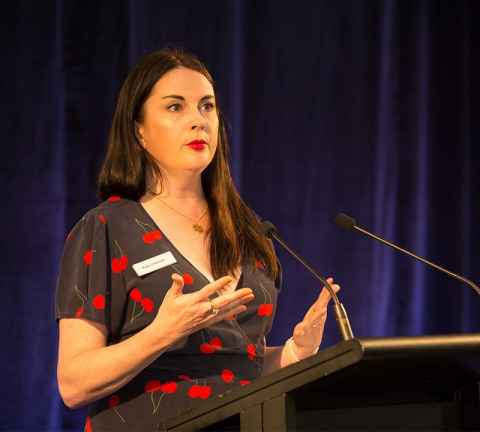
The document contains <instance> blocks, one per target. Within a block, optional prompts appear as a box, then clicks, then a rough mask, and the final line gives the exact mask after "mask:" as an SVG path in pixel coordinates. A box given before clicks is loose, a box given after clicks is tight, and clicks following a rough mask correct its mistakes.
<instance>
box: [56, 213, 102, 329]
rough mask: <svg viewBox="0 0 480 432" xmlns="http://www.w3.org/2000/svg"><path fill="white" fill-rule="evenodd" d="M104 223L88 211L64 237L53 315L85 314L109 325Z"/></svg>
mask: <svg viewBox="0 0 480 432" xmlns="http://www.w3.org/2000/svg"><path fill="white" fill-rule="evenodd" d="M107 237H108V234H107V226H106V225H105V224H104V223H102V219H101V218H99V217H97V216H96V215H95V213H94V212H90V213H87V215H85V216H84V217H83V218H82V219H81V220H80V221H79V222H78V223H77V224H76V225H75V226H74V228H73V229H72V231H71V232H70V234H69V235H68V236H67V239H66V240H65V245H64V250H63V255H62V259H61V264H60V271H59V275H58V279H57V287H56V296H55V302H56V304H55V311H56V312H55V316H56V319H57V321H58V320H59V319H61V318H84V319H88V320H91V321H94V322H97V323H101V324H104V325H106V326H107V329H108V328H109V327H110V326H109V317H108V315H107V313H108V310H109V308H108V304H109V301H110V300H109V292H110V290H109V286H108V284H109V283H110V280H111V278H110V277H109V272H110V266H109V258H108V255H109V249H108V238H107Z"/></svg>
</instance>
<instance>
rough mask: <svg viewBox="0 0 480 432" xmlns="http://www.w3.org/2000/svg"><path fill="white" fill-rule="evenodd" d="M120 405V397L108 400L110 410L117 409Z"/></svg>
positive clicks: (114, 396) (116, 396)
mask: <svg viewBox="0 0 480 432" xmlns="http://www.w3.org/2000/svg"><path fill="white" fill-rule="evenodd" d="M119 403H120V397H119V396H118V395H113V396H110V399H108V406H109V407H110V408H113V407H116V406H117V405H118V404H119Z"/></svg>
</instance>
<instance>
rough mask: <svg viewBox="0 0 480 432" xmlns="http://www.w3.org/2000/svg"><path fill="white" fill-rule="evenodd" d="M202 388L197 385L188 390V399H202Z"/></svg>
mask: <svg viewBox="0 0 480 432" xmlns="http://www.w3.org/2000/svg"><path fill="white" fill-rule="evenodd" d="M201 387H202V386H199V385H197V384H194V385H192V386H191V387H190V388H189V389H188V392H187V394H188V397H190V398H192V399H197V398H198V397H200V393H201V391H202V390H201Z"/></svg>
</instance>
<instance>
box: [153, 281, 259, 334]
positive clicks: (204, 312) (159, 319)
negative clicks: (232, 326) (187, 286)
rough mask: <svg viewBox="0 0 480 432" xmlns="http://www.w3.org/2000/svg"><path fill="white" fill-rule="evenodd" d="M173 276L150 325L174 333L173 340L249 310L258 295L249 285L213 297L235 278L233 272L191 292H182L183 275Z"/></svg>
mask: <svg viewBox="0 0 480 432" xmlns="http://www.w3.org/2000/svg"><path fill="white" fill-rule="evenodd" d="M172 280H173V283H172V286H171V287H170V289H169V290H168V291H167V293H166V294H165V297H164V299H163V302H162V304H161V305H160V308H159V309H158V312H157V315H156V317H155V318H154V320H153V322H152V323H151V326H152V327H156V328H158V330H159V332H161V333H163V334H167V335H168V336H169V337H171V338H172V339H173V343H176V342H178V341H179V340H180V339H182V338H184V337H186V336H188V335H190V334H192V333H194V332H196V331H198V330H200V329H202V328H205V327H208V326H210V325H212V324H214V323H216V322H219V321H222V320H223V319H225V318H227V317H230V316H232V315H236V314H239V313H241V312H244V311H246V310H247V307H246V306H245V304H246V303H248V302H250V301H252V300H253V299H254V297H255V296H254V295H253V292H252V290H251V289H250V288H240V289H236V290H235V291H233V292H229V293H226V294H222V295H219V296H218V297H215V299H212V300H210V297H211V296H212V295H213V294H215V293H216V292H218V291H220V290H222V289H223V288H224V287H225V286H226V285H228V284H229V283H230V282H232V280H233V278H232V277H231V276H223V277H221V278H219V279H217V280H215V281H213V282H211V283H209V284H207V285H205V286H204V287H203V288H202V289H200V290H199V291H196V292H193V293H189V294H184V293H183V286H184V281H183V278H182V276H180V275H179V274H177V273H173V274H172ZM212 308H213V311H212Z"/></svg>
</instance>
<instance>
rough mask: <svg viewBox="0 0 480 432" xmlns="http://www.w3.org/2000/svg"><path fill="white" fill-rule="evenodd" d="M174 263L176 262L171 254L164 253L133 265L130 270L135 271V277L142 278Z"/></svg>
mask: <svg viewBox="0 0 480 432" xmlns="http://www.w3.org/2000/svg"><path fill="white" fill-rule="evenodd" d="M176 262H177V260H176V259H175V257H174V256H173V254H172V253H171V252H165V253H163V254H160V255H157V256H154V257H152V258H148V259H146V260H145V261H140V262H138V263H136V264H133V266H132V268H133V270H135V273H136V274H137V276H143V275H146V274H148V273H151V272H153V271H155V270H159V269H161V268H164V267H167V266H169V265H172V264H175V263H176Z"/></svg>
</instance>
